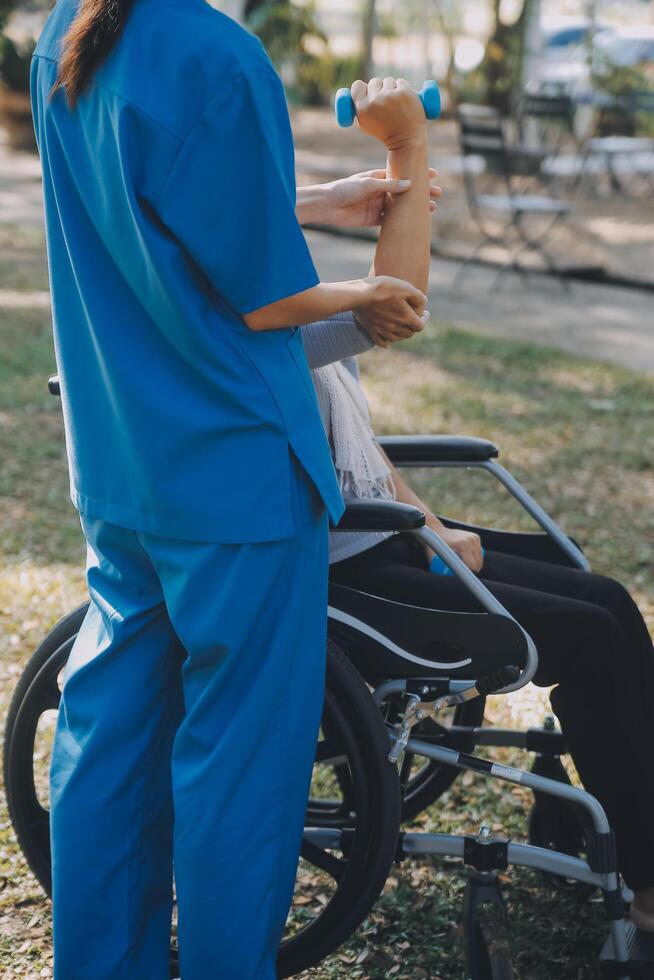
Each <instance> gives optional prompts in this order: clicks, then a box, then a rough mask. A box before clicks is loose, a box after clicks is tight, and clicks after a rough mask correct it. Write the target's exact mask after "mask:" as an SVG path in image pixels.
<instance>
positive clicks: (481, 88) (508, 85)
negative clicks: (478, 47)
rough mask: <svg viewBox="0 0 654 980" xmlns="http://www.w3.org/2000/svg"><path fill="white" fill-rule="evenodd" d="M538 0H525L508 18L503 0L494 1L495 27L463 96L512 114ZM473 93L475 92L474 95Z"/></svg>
mask: <svg viewBox="0 0 654 980" xmlns="http://www.w3.org/2000/svg"><path fill="white" fill-rule="evenodd" d="M534 2H535V0H522V5H521V6H520V8H519V13H518V15H517V16H516V17H514V18H513V19H512V20H508V19H507V18H506V16H505V14H504V11H503V9H502V7H503V4H502V0H491V12H492V28H491V33H490V37H489V39H488V41H487V42H486V49H485V51H484V57H483V59H482V61H481V64H480V65H479V68H477V69H475V71H473V72H470V74H469V75H468V76H467V77H466V80H465V89H464V92H463V95H464V98H471V97H473V98H474V99H475V101H481V102H484V103H485V104H486V105H491V106H494V107H495V108H496V109H498V110H499V111H500V112H502V113H504V114H509V113H510V112H511V110H512V108H513V107H514V102H515V99H516V96H518V95H519V93H520V91H521V86H522V65H523V58H524V51H525V31H526V28H527V25H528V22H529V21H528V18H529V14H530V8H531V5H532V3H534ZM471 93H474V95H472V94H471Z"/></svg>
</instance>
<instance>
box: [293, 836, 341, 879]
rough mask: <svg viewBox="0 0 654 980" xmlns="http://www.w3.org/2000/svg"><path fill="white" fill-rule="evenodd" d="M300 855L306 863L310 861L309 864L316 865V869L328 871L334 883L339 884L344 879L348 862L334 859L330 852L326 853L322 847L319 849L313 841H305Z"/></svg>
mask: <svg viewBox="0 0 654 980" xmlns="http://www.w3.org/2000/svg"><path fill="white" fill-rule="evenodd" d="M300 853H301V855H302V857H303V858H304V860H305V861H308V862H309V864H312V865H314V867H316V868H320V869H321V871H326V872H327V874H328V875H329V876H330V877H331V878H333V879H334V881H337V882H338V881H340V880H341V878H342V877H343V875H344V873H345V869H346V867H347V862H346V861H343V860H342V859H341V858H337V857H334V855H333V854H330V853H329V851H324V850H323V849H322V847H318V845H317V844H314V843H313V841H309V840H303V841H302V848H301V851H300Z"/></svg>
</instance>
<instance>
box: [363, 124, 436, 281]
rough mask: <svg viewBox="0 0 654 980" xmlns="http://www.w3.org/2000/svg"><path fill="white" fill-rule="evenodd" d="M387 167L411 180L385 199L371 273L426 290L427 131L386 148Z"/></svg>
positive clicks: (392, 173) (428, 220)
mask: <svg viewBox="0 0 654 980" xmlns="http://www.w3.org/2000/svg"><path fill="white" fill-rule="evenodd" d="M386 170H387V174H388V176H389V177H394V178H397V179H402V180H406V179H409V180H411V187H410V188H409V190H408V191H406V192H405V193H404V194H401V195H397V196H396V195H393V196H389V198H388V199H387V202H388V203H387V205H386V207H385V211H384V218H383V221H382V227H381V231H380V233H379V241H378V243H377V249H376V251H375V258H374V260H373V265H372V269H371V273H372V275H376V276H399V277H400V278H401V279H406V280H407V281H408V282H411V283H413V285H414V286H417V287H418V289H420V290H421V291H422V292H427V289H428V286H429V258H430V243H431V218H430V210H429V188H430V180H429V164H428V159H427V134H426V132H425V134H424V136H423V135H420V136H419V137H417V138H415V139H412V140H409V141H407V142H406V143H405V144H404V145H401V146H398V147H397V148H396V149H392V150H389V153H388V161H387V166H386Z"/></svg>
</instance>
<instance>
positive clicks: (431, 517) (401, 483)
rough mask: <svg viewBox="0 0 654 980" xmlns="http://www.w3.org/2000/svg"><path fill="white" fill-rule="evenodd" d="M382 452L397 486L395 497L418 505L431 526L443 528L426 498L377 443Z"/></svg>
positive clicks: (413, 505) (415, 505)
mask: <svg viewBox="0 0 654 980" xmlns="http://www.w3.org/2000/svg"><path fill="white" fill-rule="evenodd" d="M377 445H378V448H379V451H380V453H381V454H382V456H383V457H384V459H385V460H386V462H387V463H388V467H389V469H390V471H391V479H392V481H393V486H394V487H395V497H396V499H397V500H399V501H400V503H403V504H411V506H412V507H417V508H418V510H421V511H422V512H423V514H424V515H425V520H426V523H427V525H428V526H429V527H432V528H434V529H436V528H442V527H443V525H442V524H441V522H440V521H439V519H438V518H437V517H436V515H435V514H433V513H432V512H431V510H430V509H429V507H428V506H427V504H426V503H425V502H424V500H421V499H420V497H419V496H418V494H417V493H414V492H413V490H412V489H411V487H410V486H409V484H408V483H407V482H406V480H405V479H404V477H403V476H401V474H400V472H399V470H398V469H397V467H396V466H393V464H392V463H391V461H390V459H389V458H388V455H387V454H386V453H385V452H384V450H383V449H382V447H381V446H380V445H379V443H378V444H377Z"/></svg>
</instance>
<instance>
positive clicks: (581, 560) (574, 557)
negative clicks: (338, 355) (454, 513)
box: [397, 460, 590, 572]
mask: <svg viewBox="0 0 654 980" xmlns="http://www.w3.org/2000/svg"><path fill="white" fill-rule="evenodd" d="M397 465H398V466H405V467H407V466H411V465H413V466H420V467H421V468H422V467H428V468H430V469H455V470H456V469H459V470H461V469H478V470H486V472H487V473H490V474H491V476H494V477H495V479H496V480H498V481H499V482H500V483H501V484H502V486H503V487H504V488H505V489H506V490H508V492H509V493H510V494H511V496H512V497H513V498H514V500H516V501H517V502H518V503H519V504H520V505H521V507H523V508H524V510H526V511H527V513H528V514H530V515H531V517H533V519H534V520H535V521H536V523H537V524H538V525H540V527H541V528H542V529H543V531H545V533H546V534H547V535H548V536H549V537H550V538H552V540H553V541H555V542H556V544H557V545H558V546H559V548H560V549H561V550H562V551H563V553H564V554H565V555H567V556H568V558H569V559H570V561H571V562H573V563H574V565H575V566H576V567H577V568H581V569H582V570H583V571H585V572H589V571H590V564H589V562H588V559H587V558H586V556H585V555H584V554H583V552H582V551H580V550H579V548H578V547H577V546H576V545H575V543H574V542H573V541H571V540H570V538H569V537H568V535H567V534H566V533H565V531H563V530H562V528H560V527H559V525H558V524H557V523H556V521H555V520H554V518H553V517H550V515H549V514H548V513H547V511H546V510H543V508H542V507H541V505H540V504H539V503H538V502H537V501H536V500H534V498H533V497H532V496H531V494H529V493H528V492H527V491H526V490H525V488H524V487H523V486H522V484H521V483H519V482H518V481H517V480H516V478H515V477H514V476H512V475H511V474H510V473H509V471H508V470H507V469H505V467H504V466H502V465H501V464H500V463H495V462H493V460H483V461H481V462H480V461H479V460H468V461H466V460H461V461H459V460H447V461H445V460H441V461H439V460H434V461H433V462H422V461H421V462H419V463H414V464H411V463H410V462H402V463H398V464H397Z"/></svg>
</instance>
